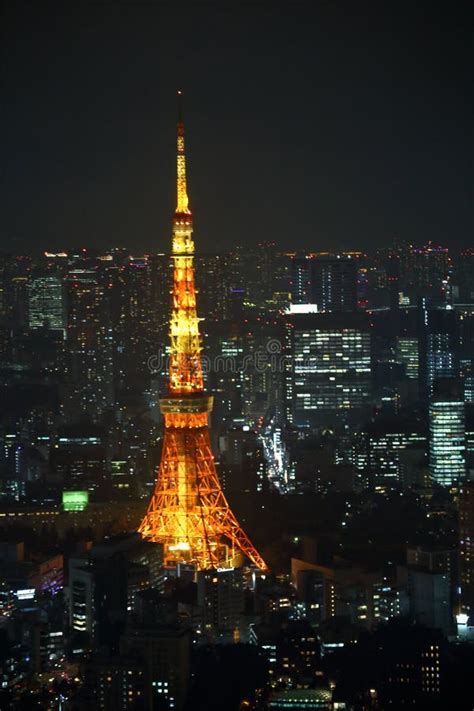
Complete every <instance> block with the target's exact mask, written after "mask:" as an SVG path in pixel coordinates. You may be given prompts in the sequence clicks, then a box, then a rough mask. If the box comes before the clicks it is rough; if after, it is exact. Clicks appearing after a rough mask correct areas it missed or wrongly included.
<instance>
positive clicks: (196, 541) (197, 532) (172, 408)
mask: <svg viewBox="0 0 474 711" xmlns="http://www.w3.org/2000/svg"><path fill="white" fill-rule="evenodd" d="M178 103H179V116H178V126H177V149H178V150H177V206H176V211H175V213H174V217H173V243H172V260H173V291H172V310H171V319H170V332H169V333H170V364H169V384H168V393H167V395H166V396H165V397H163V398H162V399H160V408H161V412H162V413H163V415H164V419H165V434H164V439H163V450H162V454H161V463H160V468H159V471H158V478H157V481H156V485H155V490H154V492H153V495H152V497H151V500H150V504H149V506H148V510H147V513H146V515H145V517H144V519H143V521H142V522H141V524H140V528H139V532H140V533H141V534H142V536H143V537H144V538H147V539H149V540H151V541H157V542H160V543H163V545H164V557H165V562H166V564H167V565H175V564H176V563H179V562H188V563H191V564H193V565H194V566H195V567H196V568H198V569H206V568H215V567H226V566H231V565H234V564H235V563H236V562H237V559H238V558H239V557H240V554H241V553H243V554H244V555H245V556H247V558H249V559H250V561H251V562H252V563H254V564H255V565H256V566H258V567H259V568H260V569H261V570H266V565H265V562H264V560H263V559H262V557H261V556H260V555H259V553H258V552H257V550H256V549H255V547H254V546H253V545H252V543H251V542H250V540H249V539H248V537H247V535H246V534H245V532H244V531H243V529H242V528H241V526H240V525H239V523H238V521H237V519H236V518H235V516H234V514H233V513H232V511H231V509H230V507H229V504H228V503H227V500H226V498H225V496H224V493H223V491H222V489H221V485H220V482H219V478H218V476H217V471H216V465H215V463H214V456H213V454H212V449H211V441H210V436H209V429H208V417H209V413H210V411H211V409H212V401H213V398H212V396H210V395H207V394H206V393H205V392H204V379H203V373H202V365H201V340H200V336H199V318H198V316H197V311H196V290H195V288H194V265H193V261H194V257H193V255H194V241H193V218H192V214H191V210H190V209H189V204H188V194H187V186H186V158H185V152H184V124H183V121H182V115H181V92H178Z"/></svg>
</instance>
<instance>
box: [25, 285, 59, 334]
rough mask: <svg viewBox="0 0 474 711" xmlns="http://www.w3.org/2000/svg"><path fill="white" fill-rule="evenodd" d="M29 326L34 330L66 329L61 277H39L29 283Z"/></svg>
mask: <svg viewBox="0 0 474 711" xmlns="http://www.w3.org/2000/svg"><path fill="white" fill-rule="evenodd" d="M28 325H29V327H30V328H32V329H35V328H47V329H50V330H55V331H62V330H63V329H64V327H65V325H66V319H65V308H64V288H63V283H62V280H61V279H60V277H59V276H56V275H53V274H50V275H48V276H37V277H33V278H32V280H31V281H30V282H29V283H28Z"/></svg>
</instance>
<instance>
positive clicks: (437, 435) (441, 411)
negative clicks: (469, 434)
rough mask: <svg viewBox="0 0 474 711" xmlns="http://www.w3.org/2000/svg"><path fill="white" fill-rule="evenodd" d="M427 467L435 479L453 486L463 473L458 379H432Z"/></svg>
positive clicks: (463, 429)
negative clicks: (432, 389) (433, 382)
mask: <svg viewBox="0 0 474 711" xmlns="http://www.w3.org/2000/svg"><path fill="white" fill-rule="evenodd" d="M429 429H430V446H429V468H430V475H431V478H432V479H433V481H434V482H436V483H437V484H441V485H442V486H452V485H453V484H455V483H458V482H461V481H463V479H464V477H465V475H466V427H465V406H464V400H463V396H462V389H461V388H460V386H459V383H458V382H457V381H456V380H454V379H451V378H440V379H439V380H438V381H435V385H434V394H433V397H432V399H431V402H430V406H429Z"/></svg>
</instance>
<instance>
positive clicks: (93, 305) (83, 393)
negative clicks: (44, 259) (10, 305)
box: [65, 269, 114, 421]
mask: <svg viewBox="0 0 474 711" xmlns="http://www.w3.org/2000/svg"><path fill="white" fill-rule="evenodd" d="M110 288H111V287H110V284H109V282H107V281H105V282H104V280H103V278H102V275H101V273H100V272H99V271H98V270H97V269H74V270H71V271H70V272H69V273H68V275H67V279H66V290H67V303H68V314H67V337H66V341H67V353H68V386H69V387H68V394H67V397H66V398H65V411H66V415H67V416H68V417H69V419H70V420H75V421H77V420H78V419H79V418H80V417H81V416H83V415H88V416H89V417H92V418H93V419H95V418H97V417H98V416H99V415H100V414H102V413H103V412H104V410H106V409H107V408H108V407H110V406H111V405H112V403H113V400H114V397H113V332H112V320H111V317H110V303H109V293H110Z"/></svg>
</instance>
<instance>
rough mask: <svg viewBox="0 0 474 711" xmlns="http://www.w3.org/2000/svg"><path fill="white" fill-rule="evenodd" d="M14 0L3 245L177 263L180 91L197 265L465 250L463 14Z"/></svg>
mask: <svg viewBox="0 0 474 711" xmlns="http://www.w3.org/2000/svg"><path fill="white" fill-rule="evenodd" d="M435 5H438V3H435V2H430V3H428V2H426V3H425V2H420V1H416V0H412V2H406V3H404V2H400V1H399V2H391V0H379V1H378V2H375V1H374V2H359V1H358V0H348V1H347V2H342V1H341V2H340V1H338V0H313V2H298V0H295V1H293V2H291V3H290V2H288V3H278V2H270V0H268V1H266V2H246V3H238V2H233V3H230V2H226V1H225V0H221V1H220V2H195V3H192V4H190V3H189V2H188V3H186V2H184V1H181V2H178V1H176V2H152V1H149V2H139V1H137V2H106V1H104V2H94V1H90V2H79V1H77V2H74V0H69V1H68V2H61V3H59V2H58V3H47V2H35V3H28V4H26V3H25V4H23V3H22V2H18V1H17V2H11V3H8V2H7V4H6V5H4V9H3V15H2V17H0V22H1V26H2V30H1V34H2V36H1V38H0V40H1V43H2V50H1V52H2V86H3V92H2V93H3V102H2V103H3V105H4V109H3V111H2V117H1V135H2V139H3V151H2V153H3V156H2V160H1V162H2V171H1V175H2V186H1V194H2V209H1V233H0V234H1V244H0V246H1V247H3V248H7V249H11V250H16V251H21V250H23V251H26V250H36V249H41V250H43V249H46V248H58V247H65V248H68V247H71V246H73V245H76V246H77V245H83V244H84V245H96V246H99V247H103V246H110V245H125V246H129V247H131V248H132V249H133V250H134V251H135V252H138V251H140V250H143V249H147V250H155V251H164V250H167V249H168V248H169V234H170V216H171V213H172V210H173V208H174V179H175V165H174V140H175V138H174V131H175V125H174V124H175V117H176V104H175V91H176V88H177V87H182V89H183V90H184V92H185V118H186V127H187V148H188V174H189V179H190V186H189V192H190V199H191V207H192V208H193V211H194V215H195V228H196V232H195V237H196V241H197V244H198V246H199V248H200V250H203V251H204V250H212V251H218V250H219V249H223V250H224V249H227V248H229V247H230V246H232V245H234V244H235V243H241V244H244V245H252V244H254V243H255V242H258V241H261V240H268V239H272V240H275V241H276V242H277V244H278V245H279V246H280V247H281V248H284V249H294V248H308V249H313V250H317V249H328V248H334V247H337V248H347V249H348V248H353V249H361V248H362V249H370V248H372V247H375V246H378V245H383V244H388V243H390V242H391V241H392V238H393V237H394V236H397V237H399V238H400V239H407V240H410V241H418V242H421V241H425V240H428V239H432V240H434V241H436V242H441V243H444V244H447V245H449V246H453V247H455V248H457V247H461V246H469V245H472V243H473V242H474V240H473V239H472V228H473V223H474V219H473V208H472V197H473V160H472V158H473V150H472V149H473V134H472V125H473V112H472V101H471V100H472V84H471V73H472V66H473V51H472V49H473V45H472V39H471V37H472V35H471V24H470V20H469V16H468V13H467V7H468V5H467V4H466V5H465V6H464V5H463V3H461V2H454V3H448V2H445V3H444V4H443V6H442V7H441V8H440V9H436V8H435V7H434V6H435Z"/></svg>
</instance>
